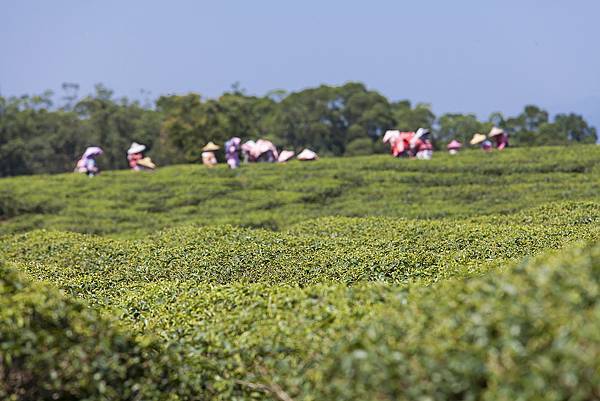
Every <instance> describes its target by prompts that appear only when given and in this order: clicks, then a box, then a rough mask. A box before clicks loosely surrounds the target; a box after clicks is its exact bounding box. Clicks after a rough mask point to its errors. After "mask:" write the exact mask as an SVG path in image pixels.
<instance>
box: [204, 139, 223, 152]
mask: <svg viewBox="0 0 600 401" xmlns="http://www.w3.org/2000/svg"><path fill="white" fill-rule="evenodd" d="M219 149H221V148H220V147H219V145H216V144H215V143H214V142H212V141H210V142H209V143H207V144H206V146H205V147H203V148H202V150H203V151H205V152H212V151H213V150H219Z"/></svg>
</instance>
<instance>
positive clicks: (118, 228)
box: [0, 146, 600, 238]
mask: <svg viewBox="0 0 600 401" xmlns="http://www.w3.org/2000/svg"><path fill="white" fill-rule="evenodd" d="M549 155H552V156H551V157H549ZM599 159H600V148H599V147H597V146H578V147H570V148H566V149H564V150H562V151H561V153H558V154H557V153H556V148H551V149H550V148H529V149H509V150H508V151H506V152H495V153H492V154H485V153H483V152H481V151H465V152H463V153H461V154H460V155H458V156H456V157H454V156H448V155H446V154H445V153H443V152H438V153H436V155H435V156H434V159H433V160H430V161H421V160H406V159H394V158H392V157H390V156H387V155H378V156H364V157H348V158H329V159H328V158H324V159H322V160H319V161H317V162H315V163H301V162H297V161H295V162H290V163H286V164H284V165H281V164H275V165H271V164H254V165H243V166H242V167H241V168H239V169H236V170H229V169H228V168H227V167H226V166H218V167H216V168H213V169H207V168H204V167H203V166H199V165H183V166H172V167H167V168H161V169H159V170H158V171H156V172H155V173H151V174H150V173H148V174H143V173H140V172H132V171H107V172H103V173H102V174H100V175H99V176H97V177H94V178H93V179H90V178H88V177H85V176H81V175H76V174H62V175H53V176H31V177H14V178H3V179H0V219H1V220H3V221H2V224H0V234H9V233H15V232H23V231H29V230H32V229H36V228H46V229H56V230H61V231H74V232H81V233H89V234H98V235H109V236H112V237H122V238H123V237H125V238H139V237H142V236H144V235H148V234H152V233H154V232H156V231H157V230H161V229H166V228H171V227H175V226H180V225H202V226H204V225H215V224H232V225H235V226H242V227H250V228H257V227H261V228H266V229H269V230H285V229H286V228H288V227H290V226H292V225H293V224H296V223H299V222H302V221H305V220H307V219H313V218H317V217H327V216H347V217H368V216H384V217H392V218H419V219H441V218H469V217H476V216H481V215H493V214H510V213H514V212H518V211H521V210H525V209H528V208H530V207H535V206H538V205H540V204H543V203H549V202H554V201H593V200H597V198H598V193H600V164H599V163H598V160H599Z"/></svg>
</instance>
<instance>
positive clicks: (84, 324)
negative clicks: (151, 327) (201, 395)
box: [0, 264, 191, 401]
mask: <svg viewBox="0 0 600 401" xmlns="http://www.w3.org/2000/svg"><path fill="white" fill-rule="evenodd" d="M0 322H1V323H0V399H3V400H15V401H16V400H56V399H59V400H116V399H119V400H138V399H148V400H149V399H165V400H166V399H171V398H173V397H176V396H177V394H178V393H181V390H182V389H183V390H186V389H187V391H189V389H190V388H191V387H190V386H189V385H188V384H187V383H184V382H182V380H184V379H185V377H186V376H185V375H178V373H181V371H180V370H178V368H177V366H173V364H174V363H176V361H177V358H175V357H174V356H173V355H171V356H170V355H168V354H165V353H164V352H161V350H160V348H159V346H158V344H157V342H156V341H155V340H151V339H150V338H145V339H143V338H139V339H136V338H134V337H133V336H131V335H130V334H128V333H127V332H126V331H124V330H123V329H122V328H117V327H115V326H117V323H116V321H115V320H114V319H110V318H108V317H107V316H103V315H101V314H100V313H99V312H98V311H96V310H94V309H90V308H89V307H87V306H85V305H83V304H82V303H80V302H76V301H73V300H71V299H68V298H66V297H65V296H64V295H62V294H61V293H60V292H59V291H58V290H56V289H54V288H51V287H50V286H48V285H45V284H42V283H35V282H31V281H29V280H27V279H25V278H24V277H23V276H22V274H18V273H17V272H16V271H15V270H13V269H10V268H8V267H6V266H5V265H3V264H2V265H0Z"/></svg>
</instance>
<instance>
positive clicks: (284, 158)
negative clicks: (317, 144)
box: [277, 150, 294, 163]
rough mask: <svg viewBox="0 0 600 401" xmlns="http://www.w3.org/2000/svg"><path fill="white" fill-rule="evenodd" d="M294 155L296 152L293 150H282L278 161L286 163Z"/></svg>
mask: <svg viewBox="0 0 600 401" xmlns="http://www.w3.org/2000/svg"><path fill="white" fill-rule="evenodd" d="M292 157H294V152H292V151H291V150H282V151H281V153H280V154H279V157H278V158H277V162H278V163H285V162H286V161H288V160H290V159H291V158H292Z"/></svg>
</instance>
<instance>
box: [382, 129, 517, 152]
mask: <svg viewBox="0 0 600 401" xmlns="http://www.w3.org/2000/svg"><path fill="white" fill-rule="evenodd" d="M492 141H494V142H495V144H496V149H498V150H502V149H504V148H505V147H507V146H508V133H507V132H506V131H504V130H503V129H502V128H498V127H493V128H492V129H491V130H490V132H489V133H488V135H487V136H486V135H484V134H480V133H476V134H474V135H473V138H472V139H471V141H470V142H469V143H470V144H471V145H480V146H481V149H482V150H484V151H485V152H490V151H492V149H493V144H492ZM383 143H385V144H389V145H390V151H391V153H392V155H393V156H394V157H416V158H417V159H423V160H429V159H431V157H432V156H433V144H432V143H431V132H430V131H429V130H428V129H426V128H419V129H418V130H417V131H416V132H400V131H398V130H389V131H386V133H385V134H384V136H383ZM462 146H463V145H462V143H460V142H459V141H457V140H456V139H454V140H452V141H451V142H450V143H449V144H448V145H447V149H448V152H449V153H450V154H451V155H455V154H457V153H458V151H459V150H460V149H461V148H462Z"/></svg>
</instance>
